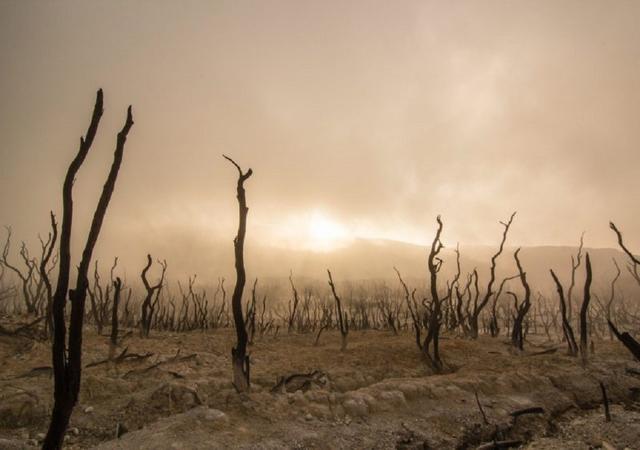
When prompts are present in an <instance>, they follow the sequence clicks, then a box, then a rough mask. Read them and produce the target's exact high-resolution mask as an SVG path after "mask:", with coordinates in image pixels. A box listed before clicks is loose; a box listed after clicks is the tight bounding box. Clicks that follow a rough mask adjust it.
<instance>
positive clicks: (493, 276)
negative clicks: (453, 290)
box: [469, 212, 516, 339]
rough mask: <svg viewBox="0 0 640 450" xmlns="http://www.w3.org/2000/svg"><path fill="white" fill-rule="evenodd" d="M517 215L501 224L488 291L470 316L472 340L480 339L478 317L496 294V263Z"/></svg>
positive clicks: (492, 261) (492, 258)
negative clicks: (494, 285) (500, 234)
mask: <svg viewBox="0 0 640 450" xmlns="http://www.w3.org/2000/svg"><path fill="white" fill-rule="evenodd" d="M515 215H516V213H515V212H514V213H513V214H511V217H510V218H509V221H508V222H506V223H505V222H500V223H501V224H502V226H503V227H504V231H503V232H502V240H501V241H500V247H499V248H498V251H497V252H496V253H495V254H494V255H493V256H492V257H491V266H490V269H489V283H488V284H487V290H486V292H485V294H484V297H483V298H482V301H481V302H480V303H479V304H477V305H474V308H473V311H472V312H471V314H470V315H469V336H470V337H471V338H472V339H476V338H477V337H478V317H480V313H481V312H482V309H483V308H484V307H485V306H486V305H487V303H488V302H489V299H490V298H491V296H492V295H493V293H494V292H493V284H494V283H495V281H496V262H497V260H498V257H499V256H500V255H501V254H502V251H503V250H504V244H505V242H506V240H507V234H508V233H509V228H510V227H511V224H512V223H513V218H514V217H515Z"/></svg>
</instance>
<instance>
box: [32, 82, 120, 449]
mask: <svg viewBox="0 0 640 450" xmlns="http://www.w3.org/2000/svg"><path fill="white" fill-rule="evenodd" d="M102 104H103V102H102V90H99V91H98V93H97V96H96V103H95V106H94V110H93V115H92V118H91V123H90V125H89V129H88V130H87V134H86V137H85V138H81V139H80V149H79V150H78V154H77V155H76V157H75V158H74V159H73V161H72V162H71V164H70V166H69V169H68V171H67V175H66V177H65V180H64V185H63V191H62V192H63V194H62V202H63V215H62V228H61V234H60V262H59V271H58V284H57V286H56V291H55V294H54V297H53V319H54V320H53V322H54V339H53V345H52V360H53V374H54V403H53V411H52V413H51V422H50V424H49V430H48V432H47V435H46V437H45V439H44V443H43V446H42V448H43V449H47V450H49V449H51V450H53V449H60V448H62V442H63V438H64V434H65V431H66V429H67V426H68V424H69V418H70V417H71V413H72V411H73V407H74V406H75V404H76V402H77V400H78V393H79V391H80V379H81V371H82V325H83V320H84V303H85V299H86V294H87V286H88V284H89V283H88V280H87V272H88V270H89V264H90V262H91V256H92V253H93V249H94V247H95V244H96V242H97V240H98V235H99V234H100V229H101V228H102V222H103V220H104V216H105V214H106V211H107V207H108V205H109V201H110V200H111V195H112V194H113V190H114V188H115V183H116V179H117V177H118V171H119V170H120V165H121V163H122V156H123V152H124V144H125V142H126V139H127V135H128V133H129V130H130V129H131V127H132V126H133V117H132V115H131V106H129V108H128V110H127V120H126V122H125V125H124V127H123V128H122V130H121V131H120V133H118V139H117V145H116V150H115V153H114V158H113V164H112V166H111V170H110V171H109V175H108V177H107V181H106V183H105V185H104V187H103V189H102V194H101V196H100V199H99V200H98V206H97V208H96V211H95V213H94V215H93V220H92V222H91V228H90V229H89V235H88V237H87V242H86V245H85V248H84V251H83V253H82V259H81V262H80V266H79V269H78V277H77V281H76V288H75V290H71V291H70V292H69V297H70V300H71V316H70V321H69V340H68V343H67V342H66V331H67V330H66V323H65V304H66V299H67V290H68V287H69V269H70V265H71V250H70V244H71V223H72V219H73V197H72V191H73V182H74V180H75V177H76V174H77V172H78V170H79V169H80V167H81V166H82V163H83V162H84V160H85V158H86V156H87V154H88V152H89V149H90V148H91V145H92V143H93V139H94V137H95V134H96V131H97V129H98V124H99V122H100V118H101V116H102ZM65 344H67V347H68V350H67V352H65Z"/></svg>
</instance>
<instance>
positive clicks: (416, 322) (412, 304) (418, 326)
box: [393, 267, 422, 350]
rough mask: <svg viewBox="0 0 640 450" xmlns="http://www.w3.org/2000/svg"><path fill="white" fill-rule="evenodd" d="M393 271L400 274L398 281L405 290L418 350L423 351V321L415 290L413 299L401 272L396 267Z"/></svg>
mask: <svg viewBox="0 0 640 450" xmlns="http://www.w3.org/2000/svg"><path fill="white" fill-rule="evenodd" d="M393 270H395V271H396V273H397V274H398V280H400V284H401V285H402V288H403V289H404V299H405V302H406V304H407V309H408V310H409V314H411V322H412V324H413V331H414V336H415V338H416V346H417V347H418V350H422V338H421V333H422V320H421V318H420V312H419V311H418V303H417V302H416V300H415V292H416V291H415V289H414V290H413V292H412V295H411V297H410V296H409V288H408V287H407V283H405V282H404V280H403V279H402V276H401V275H400V271H399V270H398V269H396V268H395V267H394V268H393Z"/></svg>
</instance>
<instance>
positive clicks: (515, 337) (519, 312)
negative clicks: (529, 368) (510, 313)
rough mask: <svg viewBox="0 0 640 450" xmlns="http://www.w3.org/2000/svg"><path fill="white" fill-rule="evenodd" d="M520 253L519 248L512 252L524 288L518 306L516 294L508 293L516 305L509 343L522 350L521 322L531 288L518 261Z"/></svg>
mask: <svg viewBox="0 0 640 450" xmlns="http://www.w3.org/2000/svg"><path fill="white" fill-rule="evenodd" d="M519 254H520V249H518V250H516V252H515V253H514V254H513V257H514V259H515V260H516V266H517V267H518V273H519V274H520V275H519V276H520V282H521V283H522V287H523V288H524V300H523V301H522V304H521V305H520V306H518V300H517V297H516V295H515V294H514V293H513V292H510V294H511V295H512V296H513V298H514V299H515V307H516V316H515V318H514V322H513V331H512V333H511V343H512V344H513V346H514V347H516V348H517V349H518V350H520V351H522V350H524V332H523V323H524V318H525V317H526V315H527V313H528V312H529V308H531V288H530V287H529V283H528V282H527V274H526V272H525V271H524V270H522V264H521V263H520V258H519V257H518V255H519Z"/></svg>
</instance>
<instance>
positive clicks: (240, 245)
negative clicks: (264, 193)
mask: <svg viewBox="0 0 640 450" xmlns="http://www.w3.org/2000/svg"><path fill="white" fill-rule="evenodd" d="M223 156H224V155H223ZM224 157H225V159H227V160H228V161H229V162H231V164H233V165H234V166H235V167H236V169H238V185H237V188H236V191H237V199H238V215H239V221H238V234H237V235H236V237H235V239H234V240H233V248H234V253H235V267H236V285H235V287H234V288H233V295H232V296H231V308H232V310H233V321H234V323H235V326H236V337H237V343H236V346H235V347H233V348H232V349H231V366H232V370H233V385H234V386H235V388H236V390H237V391H238V392H246V391H248V390H249V376H250V365H249V364H250V361H249V356H248V355H247V343H248V340H249V338H248V336H247V330H246V328H245V324H244V318H243V315H242V292H243V291H244V285H245V283H246V273H245V270H244V238H245V235H246V233H247V213H248V212H249V208H247V199H246V195H245V191H244V182H245V181H246V180H247V179H248V178H249V177H250V176H251V175H252V174H253V171H252V170H251V169H249V170H248V171H247V172H243V171H242V169H241V168H240V166H239V165H238V164H236V162H235V161H234V160H233V159H231V158H229V157H228V156H224Z"/></svg>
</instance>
